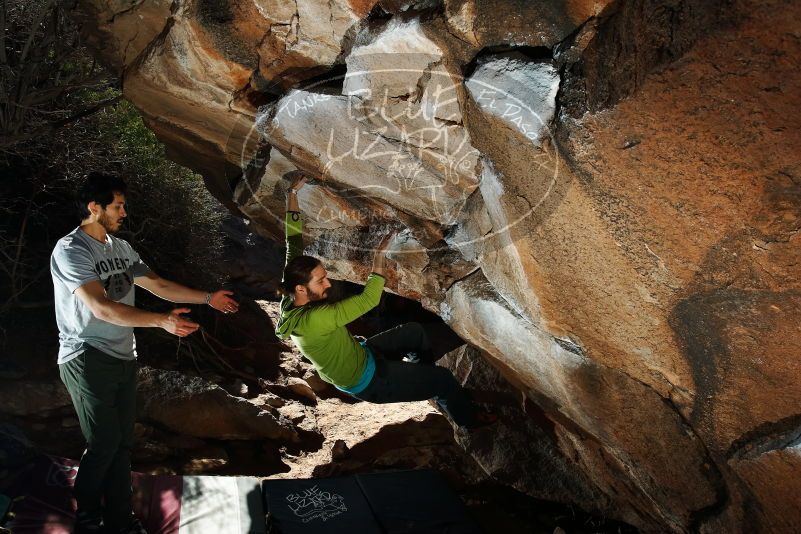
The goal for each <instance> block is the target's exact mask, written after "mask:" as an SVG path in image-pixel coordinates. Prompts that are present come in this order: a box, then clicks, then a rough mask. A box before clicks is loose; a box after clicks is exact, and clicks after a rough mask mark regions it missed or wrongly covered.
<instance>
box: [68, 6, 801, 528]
mask: <svg viewBox="0 0 801 534" xmlns="http://www.w3.org/2000/svg"><path fill="white" fill-rule="evenodd" d="M80 4H81V7H80V10H81V15H82V16H83V17H84V18H85V19H86V20H88V21H89V22H90V24H89V25H88V26H87V32H88V33H89V35H90V37H91V39H90V42H91V43H93V44H94V46H96V47H97V49H98V50H99V54H101V56H102V57H103V58H105V59H106V61H108V62H111V63H113V64H114V65H115V66H116V67H117V68H118V70H120V71H121V72H122V73H123V77H124V92H125V94H126V96H127V97H128V98H129V99H131V100H132V101H133V102H134V103H135V104H136V105H137V106H138V107H139V109H140V110H141V111H142V114H143V116H144V117H145V118H146V120H147V121H148V124H149V125H151V127H153V128H154V130H155V131H156V132H157V133H158V134H159V135H160V137H161V138H162V139H163V140H165V142H166V143H167V144H168V146H169V147H170V149H171V150H172V154H173V155H174V157H175V158H176V159H178V160H179V161H181V162H183V163H185V164H187V165H190V166H192V167H193V168H195V169H197V170H198V171H200V172H202V173H203V174H204V176H205V177H206V179H207V183H208V184H209V187H210V189H211V190H212V192H213V193H214V194H215V195H217V196H218V197H219V198H220V199H221V200H223V201H224V202H226V203H227V205H229V206H230V207H231V208H232V209H234V210H237V211H239V212H240V213H243V214H244V215H245V216H247V217H248V218H249V219H250V220H251V223H252V227H254V228H255V229H256V231H258V232H259V233H261V234H263V235H266V236H272V237H280V235H281V222H282V220H283V217H282V210H283V195H284V188H285V183H284V182H285V180H284V178H283V176H284V175H285V174H286V173H287V172H290V171H295V170H298V169H300V170H303V171H305V172H306V173H307V174H308V175H309V176H310V177H311V178H312V179H313V182H312V183H310V185H309V186H307V187H305V188H304V189H303V190H302V191H301V193H302V194H301V196H300V201H301V207H302V208H303V209H304V214H305V217H306V221H307V244H308V247H307V252H308V253H312V254H316V255H318V256H320V257H321V258H323V259H324V260H325V262H326V267H327V269H328V270H329V273H331V274H332V276H338V277H340V278H343V279H348V280H351V281H356V282H361V281H363V277H364V276H365V275H366V274H367V270H368V269H369V265H370V258H371V255H372V250H371V247H372V246H375V244H376V243H378V242H379V241H380V239H381V236H382V235H384V234H385V233H387V232H388V231H390V230H398V231H400V234H399V236H398V238H397V239H396V241H395V243H394V245H393V249H394V250H393V252H392V255H391V258H392V260H393V269H392V272H391V274H390V275H389V277H388V278H389V283H388V285H389V288H390V289H391V290H392V291H395V292H397V293H399V294H402V295H405V296H409V297H412V298H415V299H418V300H420V301H421V302H422V303H423V304H424V306H426V307H427V308H428V309H430V310H432V311H435V312H437V313H438V314H439V315H440V316H442V317H443V318H444V319H445V321H446V322H448V324H449V325H450V326H451V327H452V328H453V329H454V330H455V331H456V332H457V333H459V334H460V335H461V336H462V338H463V339H465V340H466V341H467V342H468V343H470V344H471V345H473V347H474V348H475V349H476V352H475V354H481V355H482V356H483V357H484V358H485V359H486V360H487V361H488V362H490V363H491V364H492V365H494V366H495V367H496V368H498V369H499V370H500V371H501V373H502V374H503V375H504V376H505V377H506V379H508V380H509V381H510V382H511V383H513V384H515V386H516V387H517V388H519V389H520V390H521V391H522V393H523V394H524V396H525V398H526V399H527V400H526V402H525V403H524V405H526V406H531V407H534V408H532V409H531V410H528V411H527V412H526V413H531V414H536V416H535V419H534V420H536V421H537V424H540V425H541V426H542V429H544V430H542V431H541V432H540V431H537V432H535V431H533V430H530V431H529V434H527V435H536V436H538V437H537V439H538V440H540V439H541V440H544V441H543V443H546V442H547V443H546V445H547V446H546V445H543V446H542V447H540V448H539V449H538V451H539V452H538V453H537V454H541V453H542V450H548V451H550V452H549V454H554V455H556V456H558V458H556V459H555V460H554V461H553V463H552V465H558V466H560V467H559V469H560V470H561V471H563V473H564V477H565V480H570V481H572V482H570V484H573V485H574V487H576V488H580V490H581V491H580V492H578V493H577V494H576V495H577V496H576V500H577V501H580V504H581V505H582V506H584V507H586V508H589V509H593V510H595V511H599V512H602V513H605V514H608V515H611V516H614V517H617V518H621V519H624V520H626V521H628V522H630V523H632V524H634V525H636V526H638V527H641V528H643V529H645V530H651V531H675V532H684V531H691V530H699V531H706V532H722V531H725V532H756V531H775V532H786V531H792V530H798V529H799V528H801V513H799V511H798V510H799V507H798V506H794V504H796V500H797V493H798V492H797V491H796V490H797V488H796V486H797V482H796V480H795V479H796V478H797V477H793V475H792V473H793V469H794V466H795V465H796V464H797V463H798V444H797V442H798V439H799V435H801V412H799V408H798V407H799V406H801V386H799V383H801V381H799V374H800V373H801V364H799V363H798V361H797V355H799V354H801V330H800V329H799V324H801V321H799V317H801V288H799V284H801V261H800V260H801V252H799V250H800V249H799V240H801V234H799V229H801V164H800V163H799V159H798V153H799V148H801V138H799V133H798V132H799V131H800V130H799V126H801V124H799V121H801V119H799V117H798V114H797V110H798V109H799V108H801V93H799V92H798V91H797V90H796V88H797V87H798V86H799V84H800V82H801V79H799V78H801V75H800V74H799V73H800V72H801V69H800V68H799V63H801V33H799V30H798V29H797V28H796V27H795V22H794V21H797V20H799V18H801V8H799V7H798V6H796V5H785V4H783V3H779V2H777V1H773V0H764V1H759V0H741V1H740V2H739V3H735V4H734V5H730V4H726V9H725V14H726V17H725V19H724V21H723V23H721V24H720V25H718V24H717V22H716V21H717V17H718V16H719V15H721V14H722V13H724V9H723V7H724V6H723V4H722V3H719V2H707V1H701V0H696V1H692V0H684V1H681V2H672V1H670V2H668V1H656V2H651V3H649V4H648V5H647V6H646V5H644V4H643V3H640V2H629V1H623V0H619V1H609V2H600V1H599V2H522V1H516V0H508V1H499V0H444V1H443V2H438V1H435V0H383V1H381V2H372V1H369V0H364V1H358V2H357V1H355V0H350V1H347V0H334V1H331V2H320V1H317V0H297V2H287V1H283V0H258V1H257V0H236V1H234V0H231V1H228V2H214V3H213V5H212V3H209V2H203V1H200V0H197V1H196V2H175V3H174V4H173V5H170V8H169V9H166V7H165V5H161V4H159V3H158V2H154V3H152V4H151V3H147V2H145V3H142V4H141V5H139V6H138V7H136V8H135V9H133V10H131V11H129V12H125V13H122V8H120V9H118V10H117V11H119V13H118V15H117V16H113V15H114V10H113V9H112V8H110V7H108V5H109V4H108V3H105V2H103V3H101V2H93V1H90V0H85V1H83V2H80ZM97 6H102V8H101V7H97ZM137 12H141V14H142V17H141V18H140V19H139V20H140V21H143V22H142V23H141V27H140V28H139V29H138V30H137V31H133V29H132V28H131V24H132V22H131V21H133V20H134V18H133V17H134V15H135V14H136V13H137ZM471 350H473V349H471ZM471 354H473V353H471ZM457 367H458V366H457ZM479 387H480V384H479ZM486 387H487V388H492V387H493V386H492V384H490V382H487V384H486ZM522 396H523V395H521V398H522ZM532 417H534V416H532ZM530 424H533V423H530V422H527V425H529V426H527V428H530ZM503 432H505V433H509V432H511V430H510V429H509V428H505V429H504V430H503ZM509 441H510V442H511V441H512V440H511V438H510V439H509ZM479 442H480V440H479V441H477V442H476V443H478V445H477V446H479V447H482V446H483V447H484V449H482V450H475V451H474V452H475V454H476V458H478V459H479V460H480V459H481V458H485V459H486V458H491V459H492V461H491V462H489V461H488V462H487V466H488V467H487V469H490V467H489V466H490V465H491V470H492V471H493V472H494V473H504V472H507V473H509V472H512V471H511V470H510V469H508V466H504V465H503V460H502V459H499V458H501V457H502V456H504V453H503V452H502V449H498V448H493V444H492V443H485V444H484V445H480V443H479ZM491 451H495V452H496V454H494V455H493V454H491ZM509 454H510V459H509V461H510V462H512V461H518V460H512V459H511V457H512V456H514V455H511V453H509ZM532 454H533V453H532ZM531 465H535V464H534V463H532V464H531ZM538 465H551V463H549V462H544V463H540V464H538ZM512 478H514V480H512ZM526 480H530V479H528V478H526V477H517V476H516V477H511V478H510V479H509V483H510V484H515V485H516V487H518V489H521V485H523V486H524V485H525V484H527V483H528V482H525V481H526ZM565 484H566V483H564V481H563V483H554V484H552V485H551V486H548V488H552V489H553V491H551V490H550V489H545V490H544V489H543V488H541V487H540V488H537V489H536V491H535V490H534V488H531V489H530V492H531V493H532V494H536V495H538V496H548V495H550V496H551V498H554V499H559V500H566V499H569V496H567V495H569V493H570V492H566V491H565V487H568V486H570V484H567V485H565ZM522 489H524V490H525V488H522ZM549 491H550V493H548V492H549ZM579 493H580V496H579Z"/></svg>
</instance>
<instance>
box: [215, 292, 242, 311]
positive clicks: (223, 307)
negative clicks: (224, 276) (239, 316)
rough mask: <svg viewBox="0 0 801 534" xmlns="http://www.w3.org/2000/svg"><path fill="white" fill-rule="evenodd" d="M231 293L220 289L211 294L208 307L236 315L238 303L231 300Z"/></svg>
mask: <svg viewBox="0 0 801 534" xmlns="http://www.w3.org/2000/svg"><path fill="white" fill-rule="evenodd" d="M233 294H234V293H233V291H225V290H224V289H221V290H219V291H215V292H214V293H212V294H211V298H210V299H209V306H211V307H212V308H214V309H215V310H217V311H221V312H223V313H236V312H237V311H239V303H238V302H237V301H235V300H234V299H233V298H231V295H233Z"/></svg>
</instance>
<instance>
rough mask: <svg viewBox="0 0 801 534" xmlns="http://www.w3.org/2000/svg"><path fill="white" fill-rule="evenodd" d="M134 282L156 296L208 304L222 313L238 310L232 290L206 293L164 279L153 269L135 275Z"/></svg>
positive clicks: (187, 302)
mask: <svg viewBox="0 0 801 534" xmlns="http://www.w3.org/2000/svg"><path fill="white" fill-rule="evenodd" d="M134 283H135V284H136V285H138V286H139V287H143V288H145V289H147V290H148V291H150V292H151V293H153V294H154V295H156V296H157V297H160V298H163V299H164V300H169V301H170V302H177V303H181V304H208V305H209V306H211V307H212V308H214V309H215V310H218V311H221V312H223V313H234V312H236V311H237V310H239V303H237V302H236V301H235V300H234V299H233V298H231V295H233V292H231V291H225V290H219V291H215V292H213V293H207V292H205V291H200V290H197V289H192V288H189V287H186V286H184V285H181V284H179V283H177V282H173V281H171V280H166V279H164V278H162V277H160V276H159V275H157V274H156V273H154V272H153V271H148V272H147V274H145V275H144V276H137V277H136V278H135V279H134Z"/></svg>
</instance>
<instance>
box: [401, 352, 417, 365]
mask: <svg viewBox="0 0 801 534" xmlns="http://www.w3.org/2000/svg"><path fill="white" fill-rule="evenodd" d="M403 361H404V362H408V363H420V356H418V355H417V353H416V352H407V353H406V356H404V357H403Z"/></svg>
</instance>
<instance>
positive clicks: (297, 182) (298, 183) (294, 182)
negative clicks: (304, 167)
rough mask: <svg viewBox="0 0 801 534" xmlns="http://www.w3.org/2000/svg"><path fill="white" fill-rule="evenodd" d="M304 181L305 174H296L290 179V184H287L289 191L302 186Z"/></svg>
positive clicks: (296, 189)
mask: <svg viewBox="0 0 801 534" xmlns="http://www.w3.org/2000/svg"><path fill="white" fill-rule="evenodd" d="M305 183H306V176H305V175H301V176H297V177H295V178H294V179H293V180H292V182H291V184H290V185H289V191H290V192H291V191H295V192H297V191H298V190H299V189H300V188H301V187H303V184H305Z"/></svg>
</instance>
